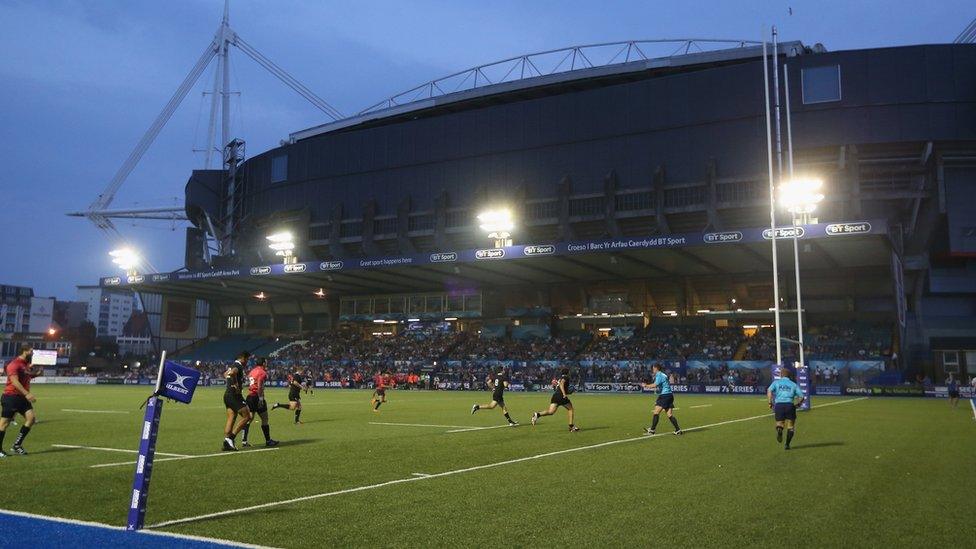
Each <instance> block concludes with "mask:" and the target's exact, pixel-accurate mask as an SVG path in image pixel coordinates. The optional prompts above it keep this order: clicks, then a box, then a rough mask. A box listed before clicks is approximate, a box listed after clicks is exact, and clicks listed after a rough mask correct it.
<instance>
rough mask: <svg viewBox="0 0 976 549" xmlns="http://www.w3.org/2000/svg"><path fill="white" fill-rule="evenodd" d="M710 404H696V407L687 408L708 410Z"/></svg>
mask: <svg viewBox="0 0 976 549" xmlns="http://www.w3.org/2000/svg"><path fill="white" fill-rule="evenodd" d="M709 406H711V404H698V405H697V406H689V408H708V407H709Z"/></svg>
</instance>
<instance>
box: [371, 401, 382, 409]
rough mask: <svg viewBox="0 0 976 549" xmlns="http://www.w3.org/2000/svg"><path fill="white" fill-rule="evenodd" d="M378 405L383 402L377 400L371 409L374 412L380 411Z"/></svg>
mask: <svg viewBox="0 0 976 549" xmlns="http://www.w3.org/2000/svg"><path fill="white" fill-rule="evenodd" d="M380 404H383V401H382V400H377V401H376V406H373V409H374V410H379V409H380Z"/></svg>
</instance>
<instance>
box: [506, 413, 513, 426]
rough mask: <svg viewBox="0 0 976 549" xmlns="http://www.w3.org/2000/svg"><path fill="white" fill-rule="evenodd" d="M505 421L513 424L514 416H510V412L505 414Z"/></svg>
mask: <svg viewBox="0 0 976 549" xmlns="http://www.w3.org/2000/svg"><path fill="white" fill-rule="evenodd" d="M505 419H507V420H508V422H509V423H511V422H512V416H510V415H508V412H505Z"/></svg>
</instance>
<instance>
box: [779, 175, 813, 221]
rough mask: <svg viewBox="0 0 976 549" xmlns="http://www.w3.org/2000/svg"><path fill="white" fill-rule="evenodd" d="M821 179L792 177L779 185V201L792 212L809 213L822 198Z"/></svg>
mask: <svg viewBox="0 0 976 549" xmlns="http://www.w3.org/2000/svg"><path fill="white" fill-rule="evenodd" d="M822 187H823V181H822V180H820V179H816V178H807V179H792V180H790V181H786V182H784V183H782V184H781V185H780V186H779V203H780V205H781V206H782V207H784V208H786V210H787V211H789V212H792V213H794V214H809V213H813V211H814V210H816V209H817V203H819V202H820V201H821V200H823V199H824V195H823V193H822V192H820V189H821V188H822Z"/></svg>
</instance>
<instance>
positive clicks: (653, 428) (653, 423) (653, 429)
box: [651, 414, 661, 431]
mask: <svg viewBox="0 0 976 549" xmlns="http://www.w3.org/2000/svg"><path fill="white" fill-rule="evenodd" d="M659 419H661V416H659V415H657V414H654V419H653V420H651V430H652V431H657V422H658V420H659Z"/></svg>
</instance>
